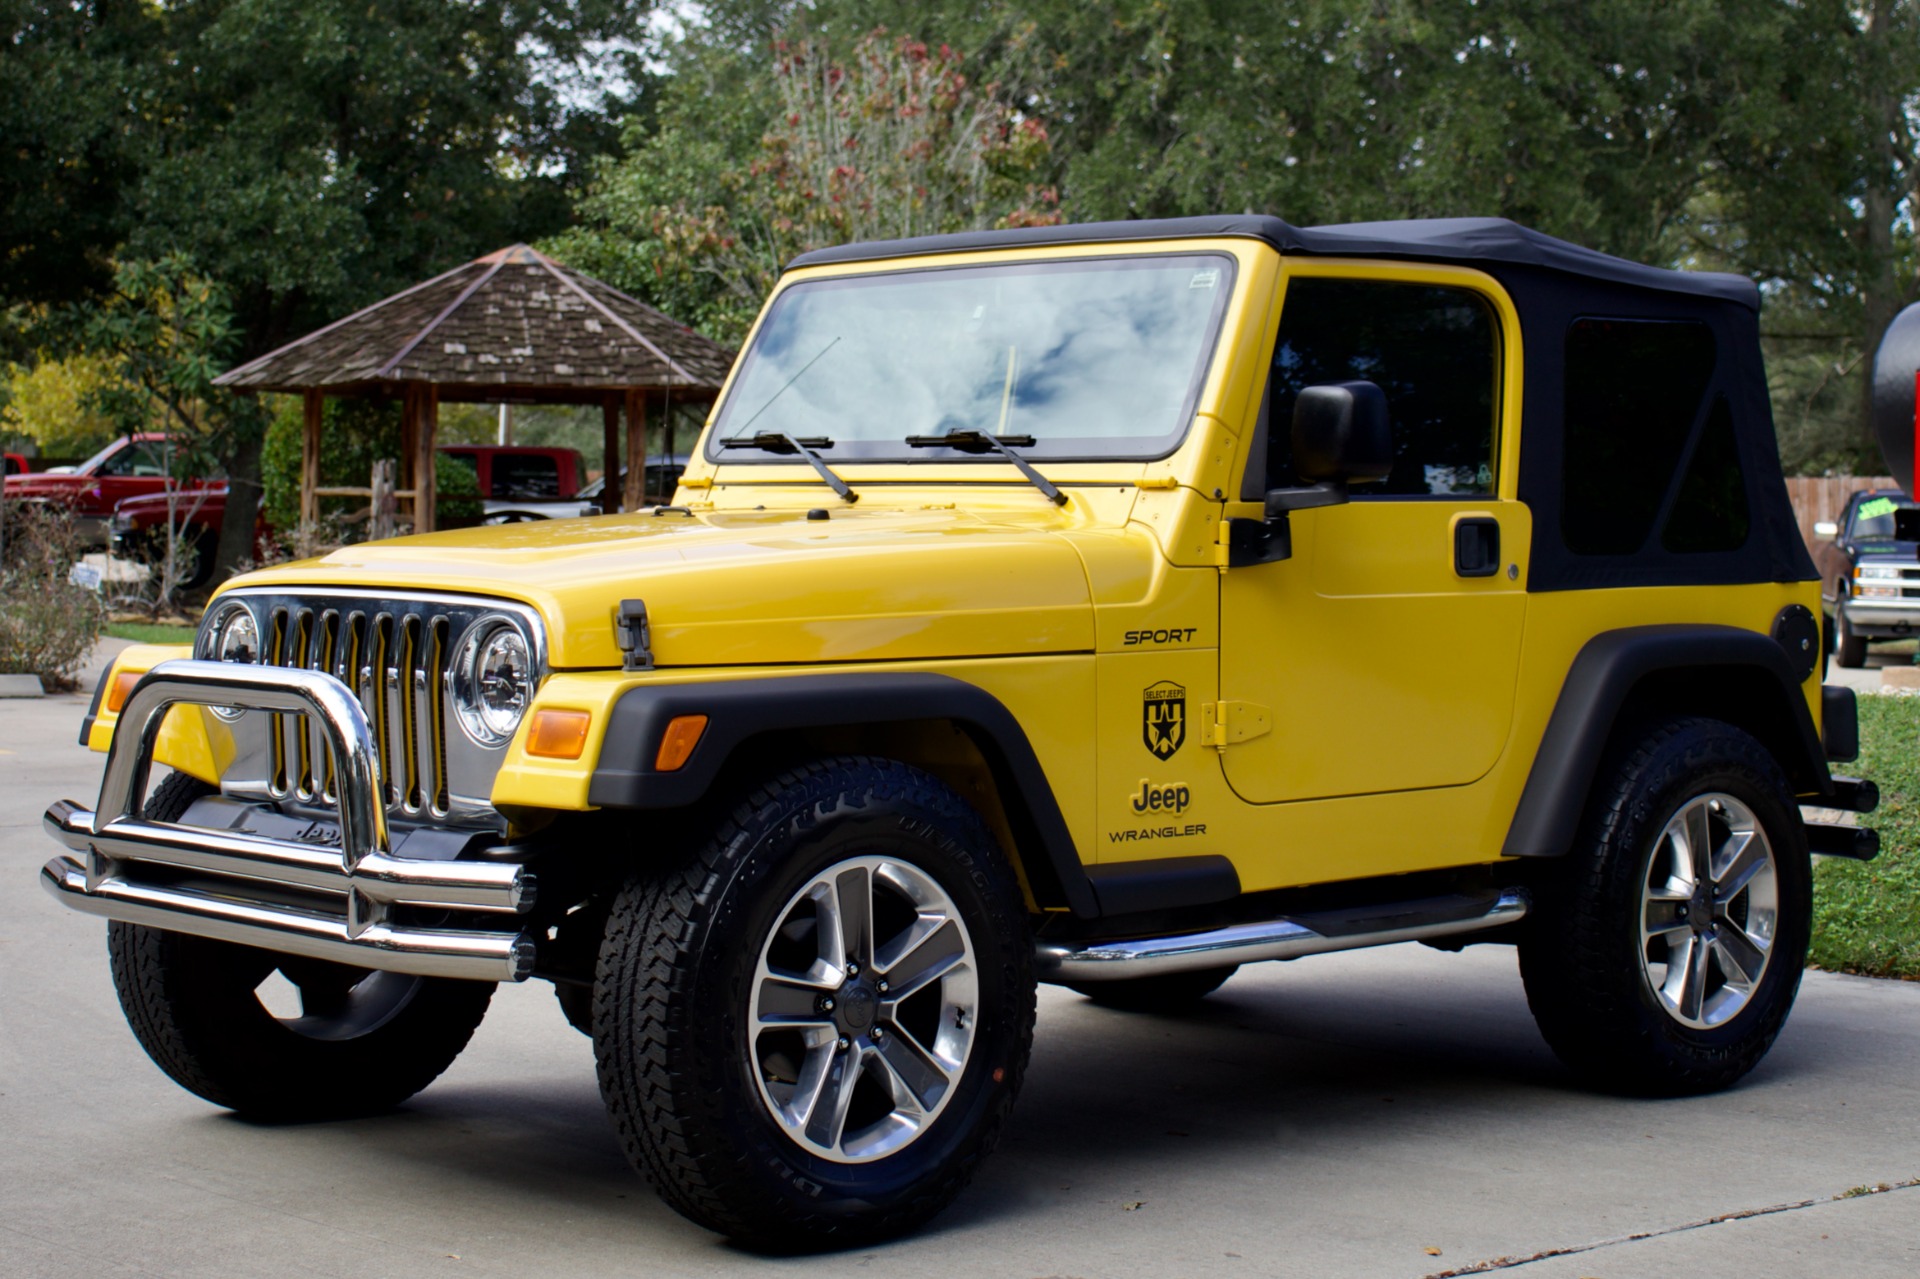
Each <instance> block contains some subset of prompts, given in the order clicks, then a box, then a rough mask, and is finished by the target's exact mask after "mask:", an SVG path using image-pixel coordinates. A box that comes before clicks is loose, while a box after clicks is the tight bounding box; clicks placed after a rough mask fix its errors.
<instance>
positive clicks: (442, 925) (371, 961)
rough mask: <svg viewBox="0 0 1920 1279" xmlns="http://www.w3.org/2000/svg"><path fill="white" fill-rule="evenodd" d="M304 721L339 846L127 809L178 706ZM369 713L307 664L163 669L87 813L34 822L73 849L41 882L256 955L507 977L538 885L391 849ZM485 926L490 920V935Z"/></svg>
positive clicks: (527, 950) (67, 898) (498, 870)
mask: <svg viewBox="0 0 1920 1279" xmlns="http://www.w3.org/2000/svg"><path fill="white" fill-rule="evenodd" d="M183 704H186V705H202V706H234V707H244V708H246V709H249V710H263V711H276V712H281V713H290V714H301V715H304V716H305V717H306V718H307V719H308V720H309V721H311V723H312V724H313V726H314V727H315V728H316V729H317V730H318V732H319V735H320V737H321V738H322V739H323V740H324V742H325V744H326V748H327V750H328V752H329V753H330V755H331V757H332V760H333V777H334V778H335V779H336V780H335V785H336V787H337V790H338V792H339V796H338V803H339V825H338V846H337V847H335V846H334V845H333V840H332V838H331V836H332V833H333V832H332V831H330V830H329V831H327V832H325V834H326V836H327V839H326V842H324V843H310V842H304V841H300V840H294V839H284V838H267V837H262V836H260V835H257V834H253V833H250V832H246V831H236V830H212V829H206V828H202V827H195V826H184V825H179V824H177V823H173V822H157V821H151V820H149V819H147V818H145V817H143V816H141V815H140V814H139V813H138V811H137V810H138V808H139V806H140V804H141V802H142V797H143V796H144V795H145V793H146V789H147V778H148V774H149V772H150V770H151V768H152V764H153V748H154V742H155V740H156V738H157V737H158V735H159V731H160V726H161V723H162V721H163V720H164V719H165V717H166V713H167V711H168V710H169V709H170V708H171V707H173V706H176V705H183ZM383 793H384V792H383V791H382V789H381V784H380V761H379V758H378V752H377V751H376V749H375V746H374V738H373V732H372V729H371V727H370V726H369V724H368V722H367V717H366V712H365V711H364V710H363V709H362V707H361V705H360V702H359V700H358V699H357V698H355V697H354V695H353V694H352V693H351V692H350V691H349V690H348V689H347V687H346V685H344V684H342V683H341V682H340V681H339V680H337V679H335V678H334V677H333V676H331V675H327V674H323V673H321V672H318V671H308V670H299V669H289V668H282V667H259V666H241V665H237V664H234V663H227V662H201V661H187V660H178V661H171V662H163V663H161V664H160V665H158V666H156V667H154V668H153V670H152V671H150V672H149V673H148V674H147V675H146V676H145V677H143V678H142V679H141V681H140V682H139V683H138V684H137V685H135V686H134V689H133V692H132V693H131V694H130V695H129V696H128V698H127V702H126V705H125V706H124V707H123V708H122V709H121V712H120V720H119V724H118V727H117V730H116V731H115V733H114V736H113V747H112V750H111V752H110V753H109V755H108V757H107V767H106V774H105V777H104V778H103V780H102V782H101V785H100V801H99V805H98V808H97V809H96V810H95V811H93V812H88V811H87V810H85V809H83V808H80V807H79V806H78V805H76V804H73V803H71V802H68V801H63V802H60V803H57V804H55V805H53V807H51V808H49V809H48V810H47V813H46V817H45V825H46V828H47V830H48V832H49V833H50V834H52V835H53V837H54V838H55V839H57V840H59V841H60V842H62V843H64V844H65V845H66V846H67V847H68V848H69V849H71V850H72V854H71V855H67V854H63V855H61V856H58V857H55V858H54V859H53V860H52V861H49V862H48V863H47V864H46V866H45V867H44V868H43V869H42V870H41V872H40V878H41V883H42V885H43V886H44V887H46V888H47V890H48V891H49V892H51V893H52V894H53V895H54V897H55V898H57V899H58V900H60V901H62V902H64V903H66V904H67V905H69V906H71V907H73V908H74V909H76V910H80V911H83V912H85V913H87V914H92V915H102V916H105V917H106V918H108V919H117V920H122V921H124V922H126V923H132V924H143V925H146V926H148V927H153V928H162V929H168V930H171V931H174V932H182V933H191V934H193V935H196V936H200V937H211V938H215V939H218V940H221V941H230V942H238V943H241V944H243V945H248V946H258V947H261V948H263V949H266V950H274V951H281V952H285V953H288V954H295V955H304V956H307V957H310V958H314V959H324V960H332V961H335V962H338V963H342V964H348V965H352V966H354V967H357V968H376V969H384V970H387V971H390V972H401V973H412V974H415V975H418V976H424V977H460V978H469V979H473V980H478V981H520V980H523V979H525V978H526V977H528V976H529V975H531V973H532V971H533V966H534V960H535V943H534V940H533V938H532V937H531V936H530V935H528V934H527V933H526V932H524V931H523V930H522V928H521V920H520V917H521V916H523V915H525V914H526V913H527V912H528V911H530V910H531V909H532V907H533V900H534V890H535V882H534V876H533V874H532V872H530V871H528V870H527V869H526V867H525V866H523V865H521V864H519V863H517V862H513V861H507V860H489V861H484V862H476V861H440V860H424V859H416V858H400V857H395V856H393V852H392V845H391V842H390V839H389V835H388V831H387V823H386V812H385V810H384V809H383V808H382V807H381V805H380V802H379V796H380V795H382V794H383ZM496 919H498V920H499V924H500V926H499V927H492V926H490V925H491V924H492V923H493V922H494V921H495V920H496Z"/></svg>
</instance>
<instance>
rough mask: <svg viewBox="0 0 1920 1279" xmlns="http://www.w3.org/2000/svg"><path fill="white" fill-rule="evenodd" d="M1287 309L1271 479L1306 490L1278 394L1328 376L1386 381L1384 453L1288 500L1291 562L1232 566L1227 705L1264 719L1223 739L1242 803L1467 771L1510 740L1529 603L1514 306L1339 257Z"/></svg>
mask: <svg viewBox="0 0 1920 1279" xmlns="http://www.w3.org/2000/svg"><path fill="white" fill-rule="evenodd" d="M1281 305H1282V311H1281V316H1280V327H1279V334H1278V337H1277V339H1276V342H1275V348H1274V357H1273V365H1272V371H1271V375H1270V382H1269V390H1268V396H1267V405H1268V411H1269V412H1270V414H1271V419H1270V424H1269V429H1268V431H1267V432H1266V436H1267V456H1266V459H1265V462H1266V466H1265V470H1266V480H1265V484H1266V486H1267V487H1284V486H1287V485H1291V484H1297V483H1299V482H1300V481H1299V479H1298V477H1297V476H1295V475H1294V474H1293V472H1292V461H1291V445H1290V438H1289V437H1290V430H1289V428H1290V426H1291V420H1292V406H1293V402H1294V400H1295V399H1296V398H1297V397H1298V395H1299V392H1300V391H1301V390H1302V389H1303V388H1305V387H1308V386H1313V385H1317V384H1321V383H1328V382H1341V381H1349V380H1356V379H1364V380H1366V381H1371V382H1373V383H1375V384H1376V385H1378V386H1379V387H1380V388H1381V389H1382V390H1383V391H1384V392H1385V393H1386V396H1387V403H1388V409H1389V413H1390V416H1391V419H1392V425H1393V441H1394V466H1393V470H1392V473H1391V474H1390V475H1389V476H1388V477H1387V479H1386V480H1384V481H1382V482H1380V483H1378V484H1369V485H1356V486H1354V489H1353V491H1352V493H1351V497H1350V500H1349V501H1348V502H1347V503H1345V504H1343V505H1339V506H1333V507H1325V508H1321V509H1317V510H1308V511H1298V512H1295V513H1294V514H1293V515H1292V517H1291V520H1292V535H1293V554H1292V556H1291V558H1288V559H1285V560H1280V561H1276V562H1272V563H1267V564H1257V565H1250V566H1240V567H1234V568H1231V569H1229V570H1228V571H1227V573H1226V574H1225V578H1224V580H1223V582H1222V588H1221V622H1220V641H1221V642H1220V652H1221V676H1220V696H1221V698H1222V699H1223V700H1224V701H1226V702H1227V703H1229V704H1231V703H1234V702H1241V703H1248V704H1251V705H1252V707H1254V708H1257V711H1256V714H1255V716H1254V719H1255V720H1256V721H1258V722H1262V723H1264V724H1267V725H1270V726H1271V727H1270V728H1269V729H1268V730H1267V731H1265V732H1262V733H1260V734H1258V735H1254V736H1251V737H1248V738H1247V739H1246V740H1240V741H1235V742H1233V743H1232V744H1231V745H1229V746H1228V747H1227V748H1226V750H1225V752H1224V756H1223V758H1224V768H1225V770H1226V775H1227V780H1228V783H1229V784H1230V785H1231V786H1232V788H1233V790H1234V792H1235V793H1236V794H1237V795H1239V796H1240V797H1241V798H1242V799H1244V800H1247V801H1249V802H1252V803H1279V802H1285V801H1290V800H1303V799H1318V798H1328V797H1334V796H1347V795H1368V794H1378V793H1383V792H1393V791H1410V790H1420V789H1425V788H1432V787H1443V786H1462V785H1466V784H1469V783H1471V782H1473V781H1475V780H1477V779H1479V778H1480V777H1482V776H1484V775H1485V774H1486V773H1487V772H1488V770H1489V769H1491V768H1492V767H1493V764H1494V762H1495V761H1496V760H1497V759H1498V758H1499V756H1500V753H1501V752H1502V751H1503V750H1504V749H1505V747H1506V742H1507V736H1508V732H1509V728H1510V724H1511V721H1512V717H1513V695H1514V683H1515V679H1516V676H1517V673H1518V669H1519V658H1520V640H1521V631H1522V626H1523V623H1524V620H1525V616H1526V595H1525V581H1526V575H1525V565H1524V554H1525V552H1526V550H1527V548H1528V546H1529V545H1530V541H1531V525H1530V522H1529V520H1528V515H1527V511H1526V508H1524V507H1523V506H1521V505H1520V504H1519V503H1518V502H1517V501H1515V500H1514V499H1513V496H1512V494H1513V491H1514V482H1513V476H1512V474H1511V472H1512V468H1513V464H1514V460H1515V458H1516V457H1517V449H1515V448H1514V447H1513V441H1512V437H1513V427H1514V424H1515V422H1516V419H1517V416H1518V412H1519V387H1518V381H1517V379H1518V374H1519V355H1520V350H1519V333H1518V325H1517V322H1516V320H1515V317H1514V313H1513V310H1512V306H1511V304H1510V303H1509V302H1508V301H1507V300H1506V298H1505V296H1504V294H1503V293H1502V292H1501V291H1500V289H1499V287H1498V285H1497V284H1495V283H1494V282H1493V281H1492V280H1491V279H1490V278H1489V277H1487V276H1485V275H1482V274H1481V273H1479V272H1474V271H1467V270H1462V269H1457V268H1435V267H1420V266H1412V265H1407V266H1392V267H1382V266H1380V265H1373V264H1369V265H1347V266H1343V265H1341V264H1337V263H1304V264H1290V265H1289V269H1288V278H1287V284H1286V287H1285V288H1284V290H1283V291H1282V303H1281ZM1255 434H1256V436H1257V434H1258V433H1255ZM1503 444H1504V445H1505V447H1504V448H1503ZM1257 471H1258V468H1255V467H1250V468H1249V473H1250V475H1257ZM1231 712H1232V708H1231V706H1229V713H1231Z"/></svg>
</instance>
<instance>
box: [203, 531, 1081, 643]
mask: <svg viewBox="0 0 1920 1279" xmlns="http://www.w3.org/2000/svg"><path fill="white" fill-rule="evenodd" d="M1060 527H1061V525H1060V523H1059V521H1058V517H1052V516H1046V515H1041V516H1036V517H1034V521H1033V523H1031V524H1026V523H1021V522H1017V517H1016V519H1014V520H1008V521H1006V522H991V521H989V520H987V519H983V518H981V517H980V516H977V515H972V514H968V513H966V512H963V511H955V510H931V511H872V512H861V511H858V510H847V509H844V508H843V509H840V510H835V511H833V512H832V514H831V517H830V518H828V519H824V520H810V519H808V518H806V513H805V512H804V511H715V512H702V513H700V514H698V515H685V514H662V515H653V514H651V513H648V512H639V513H636V514H633V515H626V516H611V517H609V516H600V517H595V518H592V519H577V520H540V521H529V522H527V523H522V524H508V525H501V526H495V527H490V528H479V529H463V530H459V531H455V532H445V533H430V534H426V535H423V536H420V537H407V538H399V539H396V540H394V541H389V542H378V543H370V544H368V545H365V546H350V547H345V548H343V549H341V550H338V551H335V552H333V553H332V554H331V555H327V556H325V557H323V558H321V559H315V560H306V561H303V562H301V563H298V564H289V565H285V566H282V567H279V568H274V569H268V570H265V571H262V572H258V573H252V574H249V575H247V576H246V577H245V578H242V579H239V581H237V582H236V585H243V586H274V587H280V588H291V589H295V590H302V589H311V590H316V591H318V590H322V589H324V588H326V587H329V586H331V587H341V586H354V587H361V588H372V589H376V590H379V589H386V590H392V591H394V592H395V593H397V594H398V593H406V592H418V591H423V590H438V591H452V592H458V593H461V594H478V595H493V596H500V597H505V598H509V599H514V600H519V601H521V602H523V603H527V604H531V605H532V606H534V607H535V608H537V609H539V610H540V612H541V614H542V615H543V616H544V617H545V618H546V620H547V626H548V630H549V634H548V645H549V658H550V661H551V664H552V665H553V666H554V667H555V668H556V669H569V668H572V669H580V668H594V667H609V666H618V665H620V662H621V653H620V649H619V646H618V644H617V643H616V641H615V638H614V626H613V619H614V614H615V611H616V610H617V608H618V607H619V604H620V601H621V600H625V599H641V600H645V601H646V605H647V616H648V620H649V622H650V623H651V628H652V633H653V653H654V660H655V663H656V664H657V665H660V666H715V665H764V664H772V663H781V664H784V663H804V662H859V661H902V660H914V659H921V658H944V657H986V656H1004V655H1011V654H1026V653H1051V652H1070V651H1088V650H1091V649H1092V647H1093V610H1092V606H1091V600H1090V594H1089V590H1088V585H1087V575H1086V571H1085V569H1084V567H1083V566H1082V563H1081V560H1080V556H1079V554H1078V553H1077V552H1076V551H1075V550H1074V549H1073V547H1072V546H1071V545H1069V543H1068V542H1067V541H1066V540H1065V539H1064V538H1062V537H1061V536H1060V535H1059V529H1060Z"/></svg>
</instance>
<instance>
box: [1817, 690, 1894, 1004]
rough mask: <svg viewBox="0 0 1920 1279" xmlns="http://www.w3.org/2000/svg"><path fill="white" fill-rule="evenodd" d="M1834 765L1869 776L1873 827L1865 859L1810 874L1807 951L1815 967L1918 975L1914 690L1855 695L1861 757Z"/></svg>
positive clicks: (1824, 865) (1832, 861) (1834, 862)
mask: <svg viewBox="0 0 1920 1279" xmlns="http://www.w3.org/2000/svg"><path fill="white" fill-rule="evenodd" d="M1836 771H1841V772H1847V773H1854V774H1857V775H1858V776H1860V777H1868V778H1872V779H1873V780H1874V781H1875V782H1877V783H1878V784H1879V786H1880V807H1879V809H1878V810H1877V811H1876V812H1874V813H1873V814H1872V815H1871V816H1868V817H1865V818H1862V819H1861V820H1862V823H1863V824H1864V825H1867V826H1871V827H1873V828H1874V829H1875V830H1877V831H1879V832H1880V856H1879V857H1877V858H1875V859H1874V860H1873V861H1870V862H1851V861H1842V860H1840V859H1838V858H1833V857H1828V858H1823V859H1822V860H1821V862H1820V864H1819V865H1817V866H1816V867H1814V874H1813V883H1814V888H1813V954H1812V957H1811V958H1812V961H1813V963H1815V964H1817V965H1818V966H1820V967H1821V968H1831V969H1836V970H1838V971H1840V972H1848V973H1865V974H1868V975H1869V976H1873V977H1906V978H1909V979H1916V980H1920V697H1900V696H1885V695H1881V696H1863V697H1861V699H1860V759H1859V762H1858V763H1855V764H1844V765H1840V766H1839V768H1838V769H1837V770H1836Z"/></svg>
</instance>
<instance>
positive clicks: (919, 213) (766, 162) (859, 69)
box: [554, 29, 1059, 341]
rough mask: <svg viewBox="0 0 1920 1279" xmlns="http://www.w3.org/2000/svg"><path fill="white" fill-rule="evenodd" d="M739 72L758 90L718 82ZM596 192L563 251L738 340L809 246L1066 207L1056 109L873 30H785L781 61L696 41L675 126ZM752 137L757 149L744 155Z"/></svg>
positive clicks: (945, 49)
mask: <svg viewBox="0 0 1920 1279" xmlns="http://www.w3.org/2000/svg"><path fill="white" fill-rule="evenodd" d="M723 68H724V69H725V70H726V72H728V73H733V74H740V73H744V74H745V75H747V76H749V77H751V79H750V80H749V84H750V87H749V88H748V90H747V92H746V93H744V94H740V95H722V94H715V93H712V92H709V91H708V89H709V88H710V87H711V86H713V85H715V84H716V82H717V81H719V80H721V79H723V78H725V77H724V76H723V75H722V74H718V73H719V72H720V71H721V69H723ZM629 145H630V147H631V151H630V154H629V155H628V157H627V158H625V159H624V160H622V161H621V162H619V163H618V164H617V165H614V166H611V167H610V168H609V169H608V170H607V171H606V172H605V173H604V174H603V175H602V177H601V180H600V182H599V183H598V184H597V186H596V187H595V189H594V191H593V193H592V194H591V195H590V196H589V197H588V198H587V200H586V201H585V202H584V204H583V207H582V212H583V214H584V215H585V219H586V221H587V223H588V229H587V230H585V231H582V232H577V233H574V234H572V235H567V236H562V237H560V238H559V239H557V240H556V241H555V242H554V248H555V251H556V252H558V253H559V254H561V255H563V256H565V257H566V258H567V259H568V260H570V261H572V262H573V263H574V264H575V265H578V266H580V267H581V268H582V269H584V270H588V271H591V272H594V273H596V274H604V275H605V276H607V277H608V278H610V279H611V280H612V281H613V282H615V283H620V284H625V285H627V286H628V287H631V288H636V289H637V290H638V291H641V292H644V293H646V294H649V295H651V296H652V297H653V298H654V299H655V300H656V301H659V302H661V303H662V305H664V306H665V308H666V309H667V310H668V311H670V312H672V313H676V314H680V315H682V316H683V318H689V319H693V320H695V321H696V322H698V323H700V324H701V325H702V327H703V328H705V329H706V330H707V331H708V332H710V333H712V334H713V335H714V336H715V337H717V338H720V339H721V340H723V341H737V340H738V339H739V338H740V337H741V336H742V335H743V334H744V333H745V331H746V327H747V325H748V324H749V323H750V322H751V321H752V319H753V315H754V313H755V311H757V310H758V309H759V305H760V301H761V299H762V298H763V297H765V296H766V293H767V291H768V289H770V288H771V287H772V284H773V281H774V280H775V279H776V278H778V276H779V274H780V270H781V268H782V267H783V266H784V265H785V263H786V262H787V261H788V260H789V259H791V258H792V257H793V256H794V255H796V254H798V253H801V252H804V251H806V250H807V249H811V248H818V247H820V246H823V245H828V244H840V243H845V242H847V241H849V240H860V239H880V238H897V237H903V236H914V235H926V234H932V233H936V232H942V231H960V230H967V229H972V228H979V227H987V226H996V225H997V226H1026V225H1038V224H1044V223H1048V222H1053V221H1057V220H1058V216H1059V215H1058V212H1057V210H1056V208H1055V206H1056V205H1057V203H1058V200H1057V195H1056V193H1055V192H1054V191H1053V190H1052V189H1051V188H1049V187H1047V186H1046V185H1044V184H1043V183H1041V182H1040V181H1038V180H1037V179H1038V178H1039V177H1040V176H1041V175H1042V173H1043V171H1044V168H1045V165H1046V162H1047V156H1048V151H1049V143H1048V139H1047V131H1046V128H1045V126H1044V125H1043V124H1042V123H1041V122H1040V121H1039V120H1037V119H1035V118H1033V117H1032V116H1029V115H1025V114H1023V113H1022V112H1020V111H1018V110H1017V109H1016V108H1015V107H1014V105H1013V103H1012V102H1011V101H1010V100H1009V99H1008V97H1007V96H1006V94H1004V93H1003V92H1002V91H1001V88H1000V86H999V85H998V84H995V83H992V82H988V83H978V82H976V81H975V80H974V79H973V78H972V77H971V76H970V75H969V74H968V71H967V69H966V67H965V60H964V58H963V57H962V55H961V54H960V53H958V52H957V51H955V50H954V49H953V48H951V47H950V46H947V45H939V46H935V47H929V46H928V45H926V44H925V43H923V42H921V41H918V40H915V39H912V38H911V37H907V36H894V35H891V34H889V33H888V32H886V31H885V30H881V29H875V30H873V31H870V32H868V33H866V34H864V35H863V36H861V37H860V38H859V39H858V40H856V41H853V42H852V43H851V44H850V45H849V46H847V47H845V48H843V49H841V50H838V51H836V50H835V49H834V48H832V47H830V46H829V45H828V43H827V42H826V41H825V40H822V39H819V38H812V37H799V38H796V39H793V40H790V41H789V40H782V41H780V42H778V43H777V44H776V45H775V46H774V47H773V49H772V57H771V60H770V63H767V64H762V65H761V66H760V67H758V68H753V67H751V64H750V62H749V59H748V58H746V57H743V56H742V55H740V54H739V53H738V52H737V51H735V50H732V49H728V48H726V47H724V46H720V47H708V48H698V47H695V48H690V49H688V50H686V51H685V56H684V58H683V62H682V70H681V71H680V73H679V74H678V75H677V76H676V77H675V80H674V84H673V89H672V91H671V93H670V95H669V98H668V100H667V102H666V103H665V104H664V106H663V109H662V114H661V117H660V123H659V126H658V127H657V128H656V129H654V130H652V131H650V132H637V133H635V134H634V135H632V136H630V140H629ZM743 152H744V154H742V153H743Z"/></svg>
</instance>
